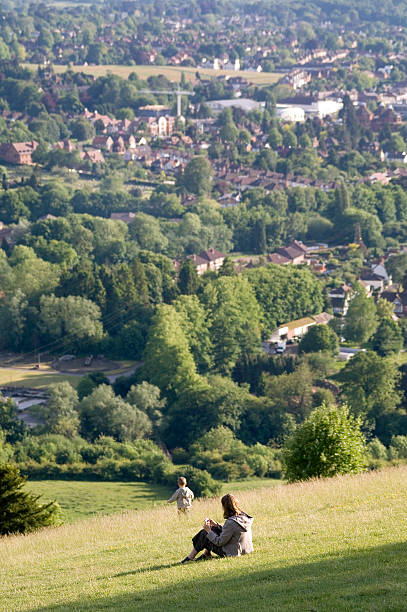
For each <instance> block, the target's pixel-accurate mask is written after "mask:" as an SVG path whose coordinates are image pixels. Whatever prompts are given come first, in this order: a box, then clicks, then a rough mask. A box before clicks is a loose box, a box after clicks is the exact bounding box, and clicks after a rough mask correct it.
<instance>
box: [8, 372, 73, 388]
mask: <svg viewBox="0 0 407 612" xmlns="http://www.w3.org/2000/svg"><path fill="white" fill-rule="evenodd" d="M80 379H81V377H80V376H72V375H69V374H58V373H57V372H54V371H47V370H46V371H45V372H44V371H41V370H25V369H23V368H21V369H17V368H0V386H1V385H10V386H12V387H35V388H41V387H48V386H49V385H51V384H53V383H57V382H63V381H67V382H69V383H71V385H72V386H73V387H76V386H77V384H78V383H79V381H80Z"/></svg>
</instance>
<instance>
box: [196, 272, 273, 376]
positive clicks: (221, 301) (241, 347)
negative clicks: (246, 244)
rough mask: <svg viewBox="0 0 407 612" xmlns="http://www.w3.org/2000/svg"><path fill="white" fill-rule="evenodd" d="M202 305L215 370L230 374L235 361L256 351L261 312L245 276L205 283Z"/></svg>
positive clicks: (259, 334)
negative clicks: (204, 311)
mask: <svg viewBox="0 0 407 612" xmlns="http://www.w3.org/2000/svg"><path fill="white" fill-rule="evenodd" d="M202 302H203V304H204V306H205V308H206V310H207V312H208V320H209V332H210V336H211V340H212V344H213V356H214V365H215V369H216V370H217V371H218V372H219V373H221V374H230V373H231V371H232V370H233V368H234V366H235V364H236V362H237V361H238V359H240V358H241V357H242V356H244V355H248V354H250V353H252V352H256V351H257V350H258V349H259V346H260V337H261V316H262V313H261V308H260V307H259V304H258V303H257V300H256V297H255V294H254V291H253V289H252V287H251V286H250V284H249V282H248V280H247V278H245V277H244V276H235V277H232V276H223V277H220V278H218V279H216V280H215V281H214V282H212V283H210V284H209V283H208V284H207V285H206V287H205V288H204V290H203V293H202Z"/></svg>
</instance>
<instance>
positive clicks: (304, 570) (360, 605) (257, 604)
mask: <svg viewBox="0 0 407 612" xmlns="http://www.w3.org/2000/svg"><path fill="white" fill-rule="evenodd" d="M255 554H256V553H255ZM251 559H253V560H254V558H253V557H243V558H241V559H234V560H229V559H222V560H221V561H219V563H217V564H216V568H217V569H218V568H219V574H218V575H217V574H213V572H211V573H208V572H207V571H206V568H207V563H202V564H200V566H199V567H202V573H200V575H199V576H198V577H191V576H190V574H189V572H190V569H191V567H190V565H189V564H187V565H186V566H180V568H179V574H178V573H174V576H173V580H172V581H171V584H169V585H167V586H164V587H163V586H159V585H160V583H159V582H157V586H156V587H155V586H153V584H152V585H151V587H150V588H147V589H144V590H142V591H137V586H136V585H134V590H133V592H131V591H130V589H131V586H129V585H128V583H126V584H125V585H123V590H124V589H125V588H127V589H128V591H129V592H126V593H124V594H121V595H114V596H112V597H107V596H103V597H100V596H97V595H96V594H95V595H93V596H91V595H90V596H89V597H83V598H81V599H77V600H73V601H72V602H70V603H69V604H64V605H58V604H56V605H53V606H47V607H42V608H36V609H35V610H34V609H32V610H31V612H68V611H69V612H72V611H77V612H88V611H89V612H90V611H91V610H92V611H94V610H97V611H98V612H99V611H101V610H114V611H115V612H116V611H131V612H133V611H145V612H147V611H148V612H151V611H155V610H161V609H164V610H166V612H167V611H168V610H170V611H171V610H180V609H183V610H187V611H188V612H189V611H192V610H194V611H195V610H197V611H201V610H202V611H203V610H210V611H211V612H213V611H220V610H222V611H224V610H233V611H234V612H236V611H240V610H250V611H254V612H260V611H263V610H264V611H267V612H269V611H273V612H294V611H295V612H297V611H298V612H307V611H308V612H348V611H349V612H362V611H363V612H405V611H406V610H407V580H406V570H407V544H406V543H400V544H391V545H386V546H381V547H377V548H371V549H365V550H360V551H349V552H347V553H344V554H343V555H341V556H329V557H327V558H325V559H322V560H320V561H317V562H315V563H300V564H298V565H292V566H290V567H280V568H270V569H267V568H266V567H263V569H260V570H259V569H258V567H253V566H252V565H251V564H250V560H251ZM210 563H211V565H212V562H210ZM166 567H172V565H170V564H168V565H163V566H155V567H151V568H149V569H150V571H151V570H154V569H162V568H166ZM193 567H196V566H193ZM131 573H132V572H124V573H122V574H116V575H115V576H112V577H111V578H110V580H120V579H121V577H122V576H126V575H129V574H131ZM134 573H138V572H134ZM153 580H154V578H153V576H152V582H153Z"/></svg>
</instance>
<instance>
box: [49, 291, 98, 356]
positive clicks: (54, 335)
mask: <svg viewBox="0 0 407 612" xmlns="http://www.w3.org/2000/svg"><path fill="white" fill-rule="evenodd" d="M100 317H101V313H100V309H99V307H98V306H97V305H96V304H94V303H93V302H91V301H90V300H87V299H86V298H83V297H80V296H73V295H70V296H68V297H66V298H57V297H55V296H53V295H50V296H43V297H42V298H41V300H40V317H39V325H40V329H41V331H42V332H43V334H44V335H45V336H47V337H48V338H51V339H52V340H61V342H63V344H64V346H65V347H66V348H68V347H72V346H78V345H79V347H80V346H81V345H82V346H85V345H86V344H87V343H89V342H93V341H95V340H100V339H101V338H102V335H103V325H102V323H101V321H100Z"/></svg>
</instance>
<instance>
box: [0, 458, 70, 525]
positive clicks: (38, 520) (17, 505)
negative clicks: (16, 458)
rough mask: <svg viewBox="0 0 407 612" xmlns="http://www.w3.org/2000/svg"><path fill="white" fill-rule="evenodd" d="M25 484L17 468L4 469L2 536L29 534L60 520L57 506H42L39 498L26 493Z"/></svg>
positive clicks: (0, 491)
mask: <svg viewBox="0 0 407 612" xmlns="http://www.w3.org/2000/svg"><path fill="white" fill-rule="evenodd" d="M25 481H26V478H25V477H23V476H21V475H20V471H19V469H18V467H17V466H16V465H12V464H7V463H5V464H2V465H0V535H9V534H12V533H28V532H29V531H34V530H35V529H39V528H40V527H47V526H48V525H53V524H54V523H55V522H56V521H57V520H58V506H57V505H56V504H55V502H50V503H48V504H43V505H41V504H39V503H38V500H39V496H36V495H33V494H32V493H28V492H26V491H24V490H23V486H24V483H25Z"/></svg>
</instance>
